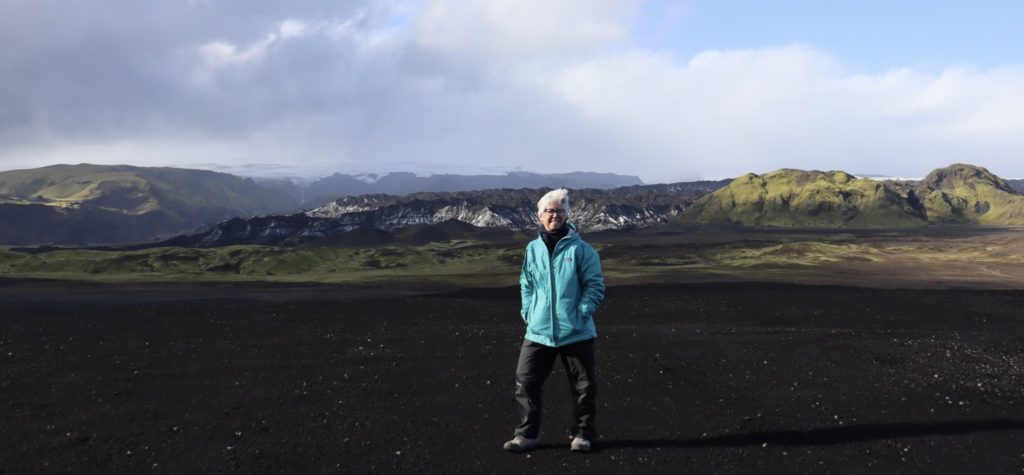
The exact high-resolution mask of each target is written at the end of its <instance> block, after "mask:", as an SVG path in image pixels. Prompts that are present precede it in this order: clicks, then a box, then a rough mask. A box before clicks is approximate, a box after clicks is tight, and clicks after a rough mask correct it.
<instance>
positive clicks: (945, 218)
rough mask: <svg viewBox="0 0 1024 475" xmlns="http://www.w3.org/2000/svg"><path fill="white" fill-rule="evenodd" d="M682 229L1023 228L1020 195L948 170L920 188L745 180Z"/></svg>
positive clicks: (694, 209)
mask: <svg viewBox="0 0 1024 475" xmlns="http://www.w3.org/2000/svg"><path fill="white" fill-rule="evenodd" d="M680 220H681V221H682V222H683V223H687V224H735V225H742V226H775V227H825V228H833V227H913V226H923V225H927V224H987V225H1024V196H1022V195H1021V194H1020V193H1018V192H1017V191H1015V190H1014V189H1013V188H1012V187H1011V186H1010V185H1008V184H1007V183H1006V182H1005V181H1004V180H1002V179H1000V178H999V177H997V176H995V175H993V174H992V173H991V172H989V171H988V170H986V169H984V168H981V167H976V166H973V165H963V164H956V165H951V166H949V167H945V168H940V169H938V170H935V171H933V172H931V173H930V174H929V175H928V177H926V178H925V179H924V180H922V181H921V182H920V183H917V184H913V183H907V182H892V181H874V180H869V179H860V178H856V177H854V176H852V175H850V174H848V173H845V172H842V171H828V172H822V171H805V170H792V169H783V170H777V171H774V172H771V173H766V174H764V175H756V174H752V173H751V174H747V175H744V176H741V177H739V178H736V179H735V180H733V181H732V183H730V184H729V185H728V186H726V187H724V188H721V189H719V190H717V191H715V192H713V193H709V194H707V195H705V196H703V197H701V198H700V199H698V200H697V201H696V202H694V204H693V205H692V206H691V207H689V208H688V209H687V210H686V211H684V212H683V214H682V216H681V218H680Z"/></svg>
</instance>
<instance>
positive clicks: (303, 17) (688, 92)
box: [0, 0, 1024, 182]
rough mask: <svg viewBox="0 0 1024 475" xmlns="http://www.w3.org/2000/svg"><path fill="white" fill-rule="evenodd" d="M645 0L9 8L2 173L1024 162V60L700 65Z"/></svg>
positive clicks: (919, 170)
mask: <svg viewBox="0 0 1024 475" xmlns="http://www.w3.org/2000/svg"><path fill="white" fill-rule="evenodd" d="M638 6H639V2H634V1H629V0H587V1H584V0H559V1H558V2H550V1H542V0H481V1H474V2H468V1H466V0H425V1H412V2H407V1H397V0H396V1H378V2H373V1H368V2H338V1H313V0H304V1H292V2H267V1H262V0H244V1H243V0H191V1H185V0H151V1H146V2H139V1H137V0H94V1H88V2H86V1H68V0H9V1H5V2H2V3H0V44H3V45H5V46H4V48H0V104H2V107H0V169H15V168H31V167H37V166H44V165H50V164H54V163H81V162H89V163H106V164H113V163H128V164H133V165H142V166H156V165H161V166H179V167H193V168H209V169H216V170H221V171H227V172H231V173H237V174H242V175H295V176H306V177H314V176H320V175H325V174H329V173H333V172H335V171H340V172H385V171H398V170H406V171H415V172H419V173H446V172H457V173H499V172H504V171H508V170H513V169H522V170H527V171H536V172H565V171H574V170H586V171H598V172H614V173H622V174H631V175H639V176H640V177H641V178H642V179H643V180H644V181H647V182H665V181H676V180H688V179H696V178H722V177H731V176H736V175H739V174H742V173H746V172H766V171H770V170H774V169H778V168H783V167H788V168H804V169H825V170H828V169H841V170H846V171H849V172H852V173H875V174H887V175H895V176H922V175H924V174H925V173H927V172H928V171H930V170H931V169H933V168H936V167H940V166H945V165H948V164H950V163H954V162H967V163H974V164H978V165H982V166H986V167H988V168H989V169H990V170H992V171H993V172H995V173H997V174H999V175H1001V176H1004V177H1021V176H1024V159H1022V158H1024V157H1022V156H1021V151H1022V150H1024V87H1022V86H1021V85H1022V84H1024V66H1022V65H1012V64H1011V65H1005V66H1001V67H989V68H975V67H970V66H959V65H949V66H948V67H947V68H945V69H943V70H941V71H938V72H925V71H918V70H914V69H911V68H897V69H892V70H889V71H885V72H881V73H872V74H866V73H861V72H858V71H853V70H850V69H849V68H848V67H847V66H845V65H844V63H843V61H842V59H841V58H837V57H834V56H833V55H831V54H830V52H829V51H824V50H820V49H817V48H815V46H814V45H810V44H786V45H775V46H771V47H765V48H761V49H749V50H714V51H704V52H702V53H699V54H697V55H695V56H692V57H679V56H677V55H674V54H673V53H672V52H671V51H669V50H657V49H651V48H650V47H648V48H646V49H644V48H639V47H636V46H634V45H633V44H631V41H630V38H631V36H632V35H631V29H632V28H636V27H637V23H636V22H634V18H635V15H636V13H637V11H638V10H637V8H638Z"/></svg>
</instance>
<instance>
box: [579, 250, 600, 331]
mask: <svg viewBox="0 0 1024 475" xmlns="http://www.w3.org/2000/svg"><path fill="white" fill-rule="evenodd" d="M580 263H581V265H580V267H579V272H580V274H579V279H580V284H581V285H582V287H583V292H582V294H583V295H582V296H581V297H580V303H579V312H580V315H582V316H584V317H586V318H593V316H594V312H596V311H597V307H599V306H601V302H603V301H604V274H603V273H601V257H600V256H598V254H597V251H595V250H594V248H592V247H590V246H589V245H587V246H584V247H583V258H582V259H580Z"/></svg>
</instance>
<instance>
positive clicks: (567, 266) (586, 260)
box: [519, 224, 604, 346]
mask: <svg viewBox="0 0 1024 475" xmlns="http://www.w3.org/2000/svg"><path fill="white" fill-rule="evenodd" d="M566 226H569V232H568V234H566V235H565V237H563V238H562V239H560V240H559V241H558V244H556V245H555V249H554V252H552V253H551V255H550V256H549V255H548V248H547V246H546V245H544V239H543V238H541V237H539V236H538V237H537V239H535V240H533V241H530V243H529V244H528V245H527V246H526V257H525V258H524V259H523V269H522V272H521V273H520V274H519V287H520V290H521V292H522V297H523V306H522V310H521V311H520V313H521V315H522V317H523V321H524V322H526V339H528V340H530V341H533V342H536V343H540V344H542V345H546V346H564V345H568V344H571V343H576V342H579V341H583V340H587V339H590V338H595V337H597V329H596V328H595V327H594V312H595V311H597V307H598V306H600V305H601V302H602V301H604V275H603V274H602V273H601V259H600V257H598V255H597V251H595V250H594V248H593V247H590V245H589V244H587V243H585V242H583V240H582V239H580V236H579V233H577V232H576V227H575V226H573V225H571V224H566Z"/></svg>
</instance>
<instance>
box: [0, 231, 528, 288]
mask: <svg viewBox="0 0 1024 475" xmlns="http://www.w3.org/2000/svg"><path fill="white" fill-rule="evenodd" d="M521 259H522V252H521V250H518V249H515V250H513V249H506V248H501V247H495V246H493V245H490V244H485V243H478V242H474V241H449V242H444V243H431V244H427V245H424V246H418V247H381V248H336V247H306V248H279V247H270V246H228V247H222V248H214V249H185V248H172V247H166V248H155V249H146V250H139V251H97V250H84V249H67V250H54V251H48V252H40V253H35V254H30V253H23V252H16V251H11V250H9V249H0V276H2V275H7V276H19V277H48V278H59V279H74V280H104V281H125V280H157V281H164V280H194V281H221V280H266V281H289V282H295V281H308V282H346V283H373V282H382V281H389V280H415V279H425V280H431V279H441V280H445V281H448V282H460V281H461V279H463V278H468V279H471V280H472V279H476V278H479V276H485V275H492V274H493V275H497V276H499V277H498V278H497V280H496V281H494V282H490V281H488V280H484V281H481V282H479V284H480V285H513V284H514V283H515V282H517V281H518V271H519V266H520V260H521ZM510 276H514V277H510ZM467 282H468V281H467Z"/></svg>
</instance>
